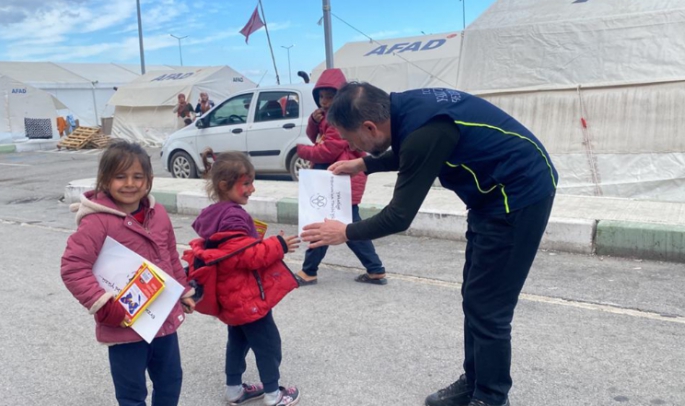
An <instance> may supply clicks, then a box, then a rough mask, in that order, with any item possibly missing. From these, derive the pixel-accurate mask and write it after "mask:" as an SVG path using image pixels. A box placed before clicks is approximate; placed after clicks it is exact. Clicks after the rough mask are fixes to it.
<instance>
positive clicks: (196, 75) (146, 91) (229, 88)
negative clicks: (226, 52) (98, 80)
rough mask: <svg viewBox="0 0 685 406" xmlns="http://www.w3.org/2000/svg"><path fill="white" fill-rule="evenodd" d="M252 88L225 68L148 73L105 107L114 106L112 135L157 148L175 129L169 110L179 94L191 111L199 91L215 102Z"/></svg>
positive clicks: (242, 77) (174, 119)
mask: <svg viewBox="0 0 685 406" xmlns="http://www.w3.org/2000/svg"><path fill="white" fill-rule="evenodd" d="M255 86H256V85H255V84H254V82H252V81H251V80H249V79H248V78H246V77H245V76H243V75H242V74H240V73H238V72H236V71H235V70H233V69H231V68H230V67H228V66H217V67H208V68H197V67H186V68H177V69H175V70H172V71H157V72H148V73H146V74H145V75H143V76H140V77H139V78H138V79H136V80H134V81H133V82H131V83H129V84H127V85H124V86H121V87H120V88H119V90H118V91H117V92H116V93H115V94H114V96H112V98H111V99H110V101H109V104H110V105H112V106H115V107H116V108H115V111H114V124H113V126H112V135H113V136H115V137H119V138H125V139H129V140H135V141H138V142H142V143H145V144H148V145H159V144H161V143H162V142H163V141H164V139H166V137H167V136H168V135H169V134H171V133H172V132H174V131H175V130H176V129H178V119H177V117H176V115H175V114H174V113H173V111H172V110H173V108H174V106H175V105H176V103H177V96H178V94H179V93H184V94H185V95H186V98H187V100H188V102H189V103H191V104H192V106H193V108H194V107H195V104H196V102H197V100H198V99H199V97H200V92H207V93H208V94H209V98H210V99H211V100H213V101H214V102H215V103H219V102H221V101H223V100H224V99H226V98H227V97H228V96H229V95H230V94H231V93H233V92H236V91H239V90H242V89H247V88H250V87H255Z"/></svg>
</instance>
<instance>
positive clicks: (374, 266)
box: [296, 69, 387, 286]
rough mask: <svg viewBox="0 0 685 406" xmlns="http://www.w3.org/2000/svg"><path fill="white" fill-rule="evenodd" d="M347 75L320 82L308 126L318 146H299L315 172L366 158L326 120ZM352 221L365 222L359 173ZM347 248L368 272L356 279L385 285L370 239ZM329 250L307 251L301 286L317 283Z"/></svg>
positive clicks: (333, 74)
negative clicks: (362, 218)
mask: <svg viewBox="0 0 685 406" xmlns="http://www.w3.org/2000/svg"><path fill="white" fill-rule="evenodd" d="M346 81H347V80H346V79H345V75H344V74H343V73H342V71H341V70H340V69H326V70H325V71H323V73H322V74H321V77H319V80H317V81H316V85H315V86H314V90H313V92H312V93H313V94H314V101H315V102H316V104H317V106H319V109H317V110H315V111H314V112H313V113H312V115H311V116H310V117H309V122H308V123H307V136H308V137H309V139H310V140H312V142H313V143H314V145H313V146H312V145H298V146H297V154H298V155H299V156H300V157H302V158H303V159H306V160H308V161H310V162H311V163H313V164H314V165H313V169H328V166H330V165H331V164H333V163H335V162H338V161H347V160H350V159H356V158H360V157H363V156H365V155H366V153H365V152H362V151H353V150H352V149H351V148H350V144H349V143H348V142H347V141H345V140H343V139H342V138H341V137H340V133H338V130H336V129H335V127H333V126H331V125H329V124H328V122H327V121H326V111H327V110H328V107H330V105H331V103H332V102H333V98H334V97H335V94H336V92H337V91H338V89H340V88H341V87H342V86H343V85H344V84H345V82H346ZM351 181H352V220H353V221H355V222H357V221H361V217H360V216H359V203H360V202H361V200H362V195H363V194H364V188H365V187H366V175H365V174H364V173H359V174H357V175H355V176H353V177H352V179H351ZM347 246H348V247H350V249H351V250H352V252H354V254H355V255H356V256H357V258H359V260H360V261H361V263H362V265H364V268H366V273H365V274H361V275H359V276H357V277H356V278H355V280H356V281H357V282H364V283H372V284H375V285H385V284H386V283H387V279H385V268H384V267H383V263H382V262H381V260H380V258H379V257H378V254H376V249H375V248H374V246H373V243H372V242H371V241H370V240H364V241H348V242H347ZM327 250H328V247H319V248H315V249H308V250H307V251H306V252H305V257H304V263H303V264H302V270H301V271H299V272H298V273H297V275H296V276H297V278H298V280H299V282H300V286H306V285H313V284H316V283H317V271H318V269H319V264H321V261H322V260H323V258H324V256H325V255H326V251H327Z"/></svg>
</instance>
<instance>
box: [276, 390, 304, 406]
mask: <svg viewBox="0 0 685 406" xmlns="http://www.w3.org/2000/svg"><path fill="white" fill-rule="evenodd" d="M278 389H279V390H280V391H281V398H280V399H279V400H278V402H276V403H274V404H273V405H269V406H290V405H296V404H297V402H299V401H300V391H299V390H298V389H297V388H296V387H294V386H291V387H290V388H284V387H282V386H280V387H279V388H278Z"/></svg>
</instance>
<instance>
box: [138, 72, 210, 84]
mask: <svg viewBox="0 0 685 406" xmlns="http://www.w3.org/2000/svg"><path fill="white" fill-rule="evenodd" d="M200 70H202V69H200ZM200 70H197V71H195V72H187V73H165V74H164V75H161V76H157V77H156V78H154V79H152V80H151V81H150V82H161V81H163V80H183V79H187V78H189V77H191V76H193V75H194V74H195V73H197V72H199V71H200Z"/></svg>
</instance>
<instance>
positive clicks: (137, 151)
mask: <svg viewBox="0 0 685 406" xmlns="http://www.w3.org/2000/svg"><path fill="white" fill-rule="evenodd" d="M135 161H138V162H140V166H141V167H142V168H143V174H145V178H146V180H147V188H148V189H147V191H148V193H149V192H150V189H152V163H151V162H150V156H149V155H148V154H147V151H145V149H143V147H142V146H140V144H136V143H135V142H128V141H124V140H115V141H112V143H111V144H110V145H109V146H108V147H107V149H106V150H105V152H104V153H103V154H102V156H101V157H100V164H99V166H98V177H97V181H96V183H95V192H97V193H99V192H103V193H108V192H109V184H110V183H111V182H112V179H114V177H115V176H117V174H118V173H121V172H124V171H125V170H127V169H128V168H130V167H131V165H133V163H134V162H135Z"/></svg>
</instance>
